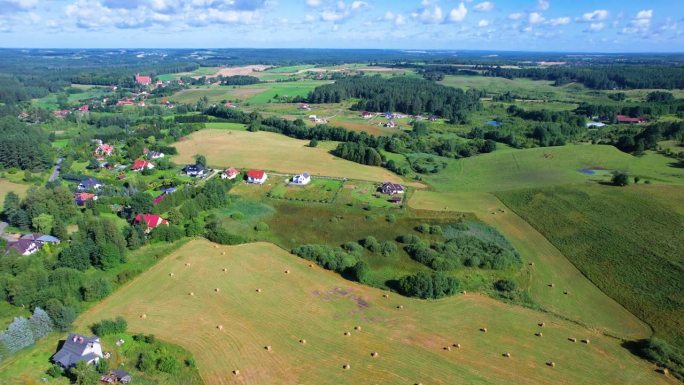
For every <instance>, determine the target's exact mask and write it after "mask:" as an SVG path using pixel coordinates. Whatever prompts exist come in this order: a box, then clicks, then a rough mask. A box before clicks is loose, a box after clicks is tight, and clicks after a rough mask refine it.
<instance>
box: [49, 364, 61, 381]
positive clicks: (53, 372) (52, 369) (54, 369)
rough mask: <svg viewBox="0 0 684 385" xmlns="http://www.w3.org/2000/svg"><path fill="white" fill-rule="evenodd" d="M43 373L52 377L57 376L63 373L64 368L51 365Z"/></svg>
mask: <svg viewBox="0 0 684 385" xmlns="http://www.w3.org/2000/svg"><path fill="white" fill-rule="evenodd" d="M45 373H46V374H47V375H48V376H50V377H52V378H59V377H62V376H63V375H64V369H62V367H61V366H59V365H52V366H51V367H50V368H49V369H48V370H47V371H46V372H45Z"/></svg>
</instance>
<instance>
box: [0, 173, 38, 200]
mask: <svg viewBox="0 0 684 385" xmlns="http://www.w3.org/2000/svg"><path fill="white" fill-rule="evenodd" d="M22 175H23V173H22ZM29 187H31V186H29V185H26V184H19V183H14V182H10V181H8V180H7V179H0V209H1V208H2V205H3V204H4V202H5V195H7V193H8V192H10V191H14V192H15V193H17V195H19V197H21V198H23V197H24V196H25V195H26V191H28V189H29Z"/></svg>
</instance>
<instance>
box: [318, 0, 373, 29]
mask: <svg viewBox="0 0 684 385" xmlns="http://www.w3.org/2000/svg"><path fill="white" fill-rule="evenodd" d="M366 7H368V3H367V2H365V1H360V0H355V1H353V2H352V3H351V4H350V5H347V3H346V2H344V1H343V0H340V1H338V2H337V5H336V6H335V7H329V8H325V9H323V10H321V11H320V12H319V14H318V16H319V18H320V20H321V21H326V22H335V23H336V22H344V21H346V20H347V19H349V18H351V17H353V16H355V15H356V14H358V13H359V11H360V10H362V9H363V8H366Z"/></svg>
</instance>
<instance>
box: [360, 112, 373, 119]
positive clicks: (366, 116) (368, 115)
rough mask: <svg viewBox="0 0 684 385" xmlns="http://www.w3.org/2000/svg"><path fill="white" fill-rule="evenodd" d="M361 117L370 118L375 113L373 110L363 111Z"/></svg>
mask: <svg viewBox="0 0 684 385" xmlns="http://www.w3.org/2000/svg"><path fill="white" fill-rule="evenodd" d="M361 117H362V118H364V119H370V118H372V117H373V113H372V112H368V111H363V112H362V113H361Z"/></svg>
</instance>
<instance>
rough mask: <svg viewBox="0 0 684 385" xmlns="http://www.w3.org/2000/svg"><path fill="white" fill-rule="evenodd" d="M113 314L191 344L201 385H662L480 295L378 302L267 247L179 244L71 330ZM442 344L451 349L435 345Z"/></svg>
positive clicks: (620, 354) (550, 324) (614, 347)
mask: <svg viewBox="0 0 684 385" xmlns="http://www.w3.org/2000/svg"><path fill="white" fill-rule="evenodd" d="M223 269H227V271H223ZM286 271H289V272H290V273H289V274H286ZM171 273H173V276H171V275H170V274H171ZM217 289H218V291H217ZM258 289H261V292H258V291H257V290H258ZM189 293H193V294H194V295H190V294H189ZM400 305H401V306H403V308H401V309H400V308H398V306H400ZM143 314H145V315H146V318H145V319H143V318H142V317H141V316H142V315H143ZM117 315H122V316H124V317H125V318H126V319H127V320H128V324H129V329H130V330H131V331H132V332H142V333H153V334H155V335H156V336H158V337H159V338H161V339H163V340H166V341H169V342H172V343H175V344H178V345H181V346H183V347H185V348H186V349H188V350H190V351H191V352H192V353H193V355H194V357H195V358H196V360H197V365H198V368H199V370H200V373H201V375H202V376H203V378H204V381H205V382H206V383H207V384H208V385H219V384H221V385H223V384H360V383H384V384H416V383H423V384H454V383H478V384H481V383H482V384H484V383H486V384H500V383H514V384H606V383H613V384H649V385H650V384H661V383H662V384H664V383H667V380H666V379H665V377H663V376H662V375H659V374H657V373H656V372H655V371H654V367H652V366H651V365H649V364H647V363H646V362H645V361H641V360H639V359H638V358H636V357H634V356H632V355H631V354H630V353H629V352H628V351H627V350H625V349H624V348H622V347H621V346H620V341H619V340H616V339H614V338H610V337H606V336H603V335H602V334H600V333H598V332H597V331H596V330H592V329H587V328H584V327H582V326H579V325H577V324H575V323H572V322H567V321H563V320H561V319H557V318H555V317H553V316H551V315H549V314H545V313H539V312H536V311H533V310H530V309H525V308H521V307H516V306H511V305H506V304H503V303H500V302H497V301H494V300H491V299H489V298H486V297H482V296H480V295H472V294H468V295H458V296H455V297H451V298H448V299H442V300H435V301H423V300H416V299H408V298H403V297H400V296H398V295H395V294H389V297H388V298H384V297H383V292H382V291H380V290H378V289H373V288H369V287H366V286H362V285H358V284H355V283H352V282H349V281H345V280H343V279H341V278H339V276H338V275H336V274H334V273H331V272H328V271H323V270H321V269H320V268H318V267H309V263H308V262H307V261H305V260H302V259H299V258H297V257H295V256H292V255H290V254H288V253H286V252H284V251H283V250H281V249H279V248H277V247H275V246H273V245H271V244H267V243H256V244H247V245H240V246H218V245H213V244H211V243H209V242H207V241H203V240H197V241H192V242H190V243H188V244H187V245H186V246H184V247H183V248H181V249H180V250H178V251H177V252H174V253H172V254H171V255H169V256H168V257H166V258H165V259H164V260H163V261H161V262H160V263H159V264H157V265H156V266H154V267H153V268H152V269H151V270H149V271H148V272H147V273H145V274H143V275H142V276H140V277H139V278H137V279H136V280H134V281H132V282H131V283H130V284H128V285H126V286H125V287H123V288H121V289H120V290H119V291H117V292H116V293H115V294H113V295H112V296H110V297H108V298H107V299H105V300H104V301H103V302H101V303H100V304H98V305H96V306H95V307H93V308H91V309H90V310H89V311H88V312H86V313H85V314H84V315H83V316H82V317H81V318H79V320H78V322H77V323H78V328H79V329H80V330H85V328H86V327H87V326H88V325H90V324H92V323H93V322H96V321H98V320H100V319H103V318H111V317H113V316H117ZM540 322H545V326H544V327H539V326H538V325H537V324H538V323H540ZM219 325H221V326H222V328H219ZM356 326H359V327H361V330H355V327H356ZM480 328H487V332H486V333H485V332H481V331H480V330H479V329H480ZM539 331H541V332H543V337H537V336H535V332H539ZM345 332H350V333H351V335H348V336H347V335H345ZM568 338H577V342H575V343H573V342H571V341H569V340H568ZM580 339H589V340H590V341H591V343H590V344H584V343H581V342H580ZM300 340H305V341H306V343H301V342H300ZM453 344H461V348H457V347H453V348H451V350H446V349H445V347H447V346H452V345H453ZM266 346H271V350H270V351H269V350H267V349H266ZM372 352H378V355H377V356H376V357H372V356H371V353H372ZM505 352H508V353H510V355H511V356H510V357H504V356H503V353H505ZM550 361H553V362H554V363H555V367H550V366H547V365H546V363H547V362H550ZM344 365H350V368H349V369H344V368H343V366H344ZM233 370H239V375H234V374H233V373H232V371H233Z"/></svg>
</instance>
